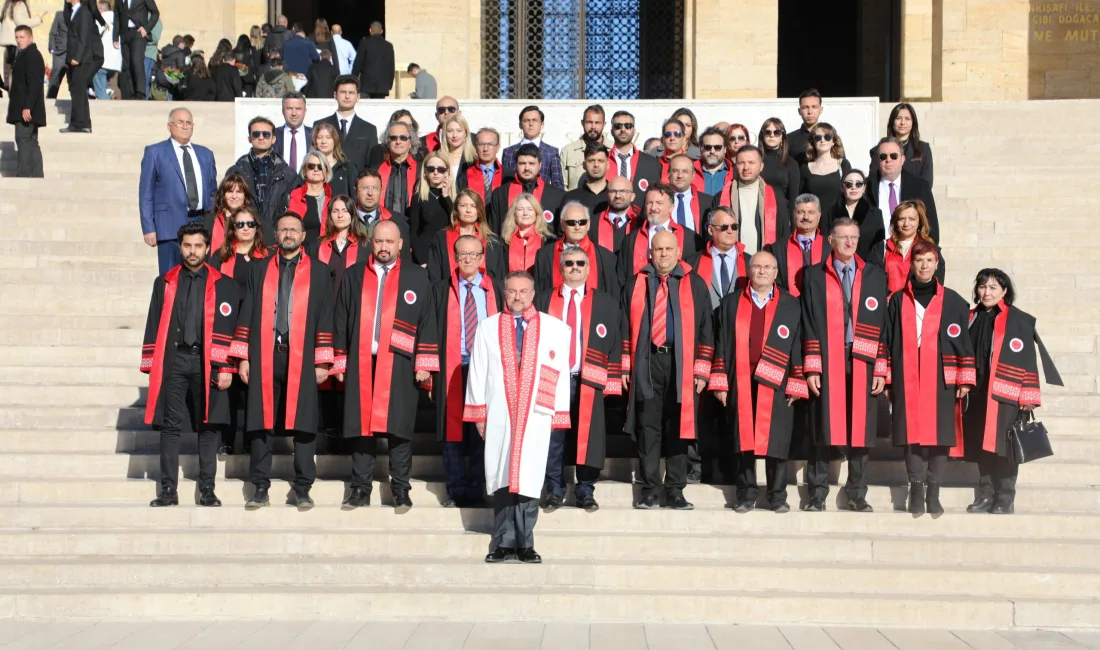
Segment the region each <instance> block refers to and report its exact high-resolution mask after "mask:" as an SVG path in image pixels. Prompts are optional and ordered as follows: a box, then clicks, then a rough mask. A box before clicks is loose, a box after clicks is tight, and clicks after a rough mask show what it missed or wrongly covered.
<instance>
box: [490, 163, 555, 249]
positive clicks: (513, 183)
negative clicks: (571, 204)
mask: <svg viewBox="0 0 1100 650" xmlns="http://www.w3.org/2000/svg"><path fill="white" fill-rule="evenodd" d="M520 194H523V188H522V185H521V183H520V181H519V178H518V177H516V178H512V179H510V181H509V182H507V183H504V184H502V185H501V186H500V187H498V188H497V189H495V190H493V194H492V195H491V198H490V199H489V208H488V212H487V213H486V215H487V218H488V220H489V227H490V228H492V230H493V232H495V233H500V231H501V227H502V226H503V225H504V216H505V215H507V214H508V208H510V207H512V202H513V201H514V200H515V198H516V197H517V196H519V195H520ZM531 194H533V195H534V196H535V198H536V199H537V200H538V202H539V205H540V206H542V218H543V219H545V220H546V222H547V223H548V224H551V225H553V226H554V228H552V230H553V232H554V234H555V235H557V234H558V230H557V216H558V209H559V208H561V206H562V199H563V198H565V192H564V191H563V190H561V189H560V188H558V187H555V186H554V185H550V184H548V183H546V181H544V180H542V177H541V176H539V177H538V178H537V179H536V182H535V187H534V189H533V190H532V191H531Z"/></svg>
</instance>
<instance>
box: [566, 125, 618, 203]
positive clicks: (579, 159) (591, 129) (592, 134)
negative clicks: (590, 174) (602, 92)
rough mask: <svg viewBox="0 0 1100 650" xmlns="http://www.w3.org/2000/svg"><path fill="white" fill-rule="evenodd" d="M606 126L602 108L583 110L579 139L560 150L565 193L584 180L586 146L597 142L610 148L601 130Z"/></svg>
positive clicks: (609, 142)
mask: <svg viewBox="0 0 1100 650" xmlns="http://www.w3.org/2000/svg"><path fill="white" fill-rule="evenodd" d="M606 125H607V122H606V114H605V113H604V110H603V106H600V105H599V104H593V105H591V106H589V107H588V108H586V109H584V114H583V117H582V118H581V137H579V138H577V139H576V140H574V141H572V142H570V143H569V144H567V145H565V146H564V147H562V148H561V165H562V171H563V172H564V174H565V190H566V191H572V190H575V189H577V186H578V185H580V184H581V182H582V180H583V178H584V174H585V172H584V161H585V151H586V150H587V149H588V145H589V144H591V143H595V142H599V143H601V144H605V145H607V146H611V141H610V139H608V140H605V139H604V134H603V129H604V126H606Z"/></svg>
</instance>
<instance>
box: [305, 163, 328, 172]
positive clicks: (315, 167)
mask: <svg viewBox="0 0 1100 650" xmlns="http://www.w3.org/2000/svg"><path fill="white" fill-rule="evenodd" d="M324 168H325V166H324V165H322V164H321V163H306V169H308V170H310V171H314V172H316V171H320V170H322V169H324Z"/></svg>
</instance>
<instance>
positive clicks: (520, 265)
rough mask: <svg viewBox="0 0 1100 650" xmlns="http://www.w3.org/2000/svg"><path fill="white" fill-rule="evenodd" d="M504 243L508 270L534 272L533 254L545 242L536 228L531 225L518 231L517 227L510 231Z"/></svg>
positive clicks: (534, 254)
mask: <svg viewBox="0 0 1100 650" xmlns="http://www.w3.org/2000/svg"><path fill="white" fill-rule="evenodd" d="M504 243H505V244H506V245H507V250H508V272H509V273H511V272H512V271H527V272H528V273H531V274H534V272H535V256H536V255H538V252H539V249H540V248H542V247H543V245H544V244H545V243H546V241H545V240H544V239H543V238H542V236H541V235H539V232H538V230H536V229H535V227H534V226H531V227H530V228H528V229H527V232H526V233H520V231H519V229H518V228H517V229H516V231H515V232H514V233H512V237H511V238H510V239H509V240H508V241H506V242H504Z"/></svg>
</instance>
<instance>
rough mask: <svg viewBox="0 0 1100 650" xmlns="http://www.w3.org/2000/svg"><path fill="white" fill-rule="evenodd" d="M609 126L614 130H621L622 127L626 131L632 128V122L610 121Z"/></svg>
mask: <svg viewBox="0 0 1100 650" xmlns="http://www.w3.org/2000/svg"><path fill="white" fill-rule="evenodd" d="M611 128H613V129H615V130H616V131H619V130H622V129H626V130H627V131H629V130H630V129H633V128H634V123H633V122H612V123H611Z"/></svg>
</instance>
